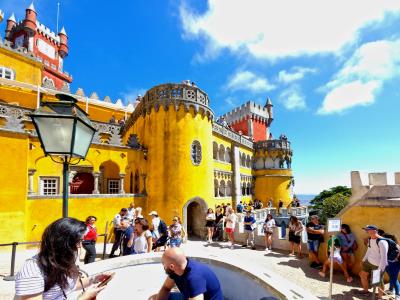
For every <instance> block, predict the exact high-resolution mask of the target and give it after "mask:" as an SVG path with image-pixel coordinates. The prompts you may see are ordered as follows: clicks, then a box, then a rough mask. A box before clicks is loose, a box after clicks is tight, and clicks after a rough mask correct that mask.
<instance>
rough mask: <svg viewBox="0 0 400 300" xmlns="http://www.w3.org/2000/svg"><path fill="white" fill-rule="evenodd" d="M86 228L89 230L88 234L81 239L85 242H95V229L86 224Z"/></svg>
mask: <svg viewBox="0 0 400 300" xmlns="http://www.w3.org/2000/svg"><path fill="white" fill-rule="evenodd" d="M86 226H87V228H88V229H89V232H88V233H87V234H86V235H85V237H84V238H83V239H84V240H85V241H95V240H97V231H96V228H95V227H92V226H91V225H89V224H86Z"/></svg>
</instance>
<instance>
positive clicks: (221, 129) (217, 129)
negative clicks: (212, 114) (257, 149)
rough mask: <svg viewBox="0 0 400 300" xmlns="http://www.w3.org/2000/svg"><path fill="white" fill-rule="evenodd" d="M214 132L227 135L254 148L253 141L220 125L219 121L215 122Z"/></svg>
mask: <svg viewBox="0 0 400 300" xmlns="http://www.w3.org/2000/svg"><path fill="white" fill-rule="evenodd" d="M213 132H215V133H218V134H220V135H222V136H224V137H227V138H229V139H231V140H233V141H235V142H237V143H239V144H242V145H244V146H246V147H248V148H251V149H253V142H252V141H250V140H248V139H246V138H245V137H243V136H241V135H240V134H238V133H236V132H234V131H232V130H230V129H228V128H226V127H224V126H222V125H220V124H217V123H213Z"/></svg>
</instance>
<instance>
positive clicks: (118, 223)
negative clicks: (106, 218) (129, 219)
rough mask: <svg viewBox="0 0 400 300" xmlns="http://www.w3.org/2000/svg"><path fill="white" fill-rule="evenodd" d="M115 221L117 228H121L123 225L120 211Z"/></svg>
mask: <svg viewBox="0 0 400 300" xmlns="http://www.w3.org/2000/svg"><path fill="white" fill-rule="evenodd" d="M113 223H114V227H115V228H119V227H120V226H121V215H120V214H119V213H118V214H116V215H115V217H114V220H113Z"/></svg>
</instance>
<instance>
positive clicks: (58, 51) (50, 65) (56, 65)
mask: <svg viewBox="0 0 400 300" xmlns="http://www.w3.org/2000/svg"><path fill="white" fill-rule="evenodd" d="M6 39H7V40H8V41H10V42H12V44H13V47H15V48H18V47H23V48H26V49H27V50H28V51H29V52H32V53H33V54H34V55H35V56H36V57H37V58H38V60H40V61H41V62H42V63H43V72H42V84H43V85H44V86H45V87H49V88H56V89H63V90H65V91H66V90H69V84H70V83H71V82H72V76H71V75H69V74H68V73H66V72H64V71H63V64H64V58H65V57H66V56H67V55H68V37H67V34H66V32H65V29H64V27H63V28H62V29H61V31H60V32H59V33H58V34H55V33H54V32H52V31H51V30H50V29H49V28H48V27H46V26H44V25H43V24H41V23H40V22H39V21H38V19H37V12H36V10H35V7H34V6H33V3H32V4H31V5H30V6H29V7H28V8H27V9H26V12H25V19H24V20H23V21H22V22H17V21H16V20H15V16H14V14H12V16H11V17H10V18H9V19H8V20H7V26H6Z"/></svg>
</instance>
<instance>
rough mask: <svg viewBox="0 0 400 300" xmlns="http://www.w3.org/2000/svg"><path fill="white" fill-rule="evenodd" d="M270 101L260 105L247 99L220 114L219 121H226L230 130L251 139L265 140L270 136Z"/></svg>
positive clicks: (271, 115)
mask: <svg viewBox="0 0 400 300" xmlns="http://www.w3.org/2000/svg"><path fill="white" fill-rule="evenodd" d="M272 107H273V105H272V102H271V100H270V99H269V98H267V102H266V104H265V105H264V107H262V106H261V105H259V104H257V103H254V102H252V101H248V102H247V103H246V104H243V105H242V106H240V107H238V108H235V109H234V110H232V111H230V112H229V113H227V114H225V115H223V116H221V118H220V122H221V123H226V124H225V125H228V126H229V127H230V128H231V129H232V130H234V131H236V132H238V133H241V134H243V135H246V136H248V137H250V138H252V139H253V141H255V142H258V141H265V140H268V139H269V137H270V133H269V127H270V125H271V123H272V121H273V111H272Z"/></svg>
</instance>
